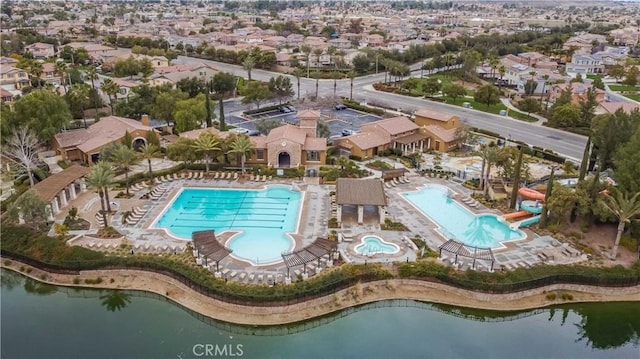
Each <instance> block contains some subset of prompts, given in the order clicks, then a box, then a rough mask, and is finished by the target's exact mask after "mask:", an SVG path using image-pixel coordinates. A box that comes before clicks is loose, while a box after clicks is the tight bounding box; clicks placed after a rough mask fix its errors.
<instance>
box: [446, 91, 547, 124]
mask: <svg viewBox="0 0 640 359" xmlns="http://www.w3.org/2000/svg"><path fill="white" fill-rule="evenodd" d="M444 99H445V100H446V103H448V104H449V105H455V106H460V107H462V104H463V103H464V102H468V103H469V104H470V105H471V107H473V109H474V110H478V111H482V112H488V113H492V114H495V115H500V111H506V110H507V107H506V106H505V105H504V104H503V103H502V102H501V103H498V104H495V105H491V106H489V107H487V105H486V104H483V103H480V102H476V101H475V100H474V99H473V98H469V97H465V98H459V99H456V102H455V103H454V102H453V99H451V98H450V97H446V96H445V97H444ZM509 117H511V118H514V119H516V120H520V121H525V122H536V121H538V119H536V118H534V117H531V116H528V115H527V114H525V113H520V112H518V111H513V110H509Z"/></svg>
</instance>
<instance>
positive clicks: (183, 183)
mask: <svg viewBox="0 0 640 359" xmlns="http://www.w3.org/2000/svg"><path fill="white" fill-rule="evenodd" d="M373 172H374V174H373V175H372V177H376V176H379V174H377V173H376V172H375V171H373ZM408 178H409V179H410V183H408V184H399V185H397V186H395V187H392V188H385V191H386V194H387V196H388V206H387V212H388V218H390V219H392V220H393V221H398V222H402V223H403V224H404V225H405V226H407V227H408V228H409V231H406V232H399V231H383V230H381V229H380V226H379V224H378V223H377V221H375V220H372V218H371V216H369V219H368V220H365V223H364V224H361V225H358V224H357V223H355V220H354V218H353V216H349V215H347V216H346V218H345V220H344V222H343V223H342V227H341V228H337V229H335V231H336V232H337V233H339V237H340V239H344V241H341V242H340V243H339V245H338V251H339V253H340V255H341V258H342V259H343V260H344V261H345V262H347V263H371V262H380V263H388V264H391V263H392V262H399V261H415V260H416V258H417V256H418V254H417V253H416V249H417V248H416V246H415V244H414V243H413V242H412V241H411V240H410V239H409V238H413V237H414V236H416V235H419V236H420V238H422V239H423V240H424V241H425V242H426V243H427V244H428V245H429V246H430V247H431V248H432V249H437V248H438V247H439V246H440V245H442V244H443V243H444V242H445V241H446V239H445V238H444V237H443V236H442V235H441V234H440V233H439V232H437V231H436V227H437V226H436V225H435V224H434V223H432V222H431V221H430V220H429V219H428V218H427V217H426V216H424V215H423V214H422V213H421V212H420V211H419V210H417V209H416V208H415V207H414V206H412V205H411V204H410V203H409V202H408V201H407V200H405V199H404V198H403V196H402V193H403V192H408V191H415V190H417V189H419V188H421V187H423V186H425V185H427V184H439V185H444V186H446V187H448V188H450V189H451V190H453V191H454V192H455V196H454V199H456V200H458V201H459V202H460V204H461V205H462V206H465V207H466V208H468V209H469V210H470V211H471V212H473V213H475V214H480V213H493V214H497V215H501V214H502V213H500V212H498V211H496V210H493V209H490V208H486V207H484V206H482V205H480V206H478V207H477V208H474V207H471V206H468V205H465V204H464V203H463V202H461V201H460V198H462V197H466V196H469V195H471V194H472V191H470V190H468V189H466V188H464V187H463V186H462V185H461V184H459V183H457V182H455V181H451V180H443V179H436V178H429V177H422V176H419V175H417V174H416V173H415V172H409V173H408ZM315 180H316V181H314V179H313V178H311V179H305V180H291V179H274V180H272V181H267V182H255V181H254V182H252V181H248V180H246V181H242V180H226V179H225V180H214V179H198V180H194V179H180V180H175V181H171V182H166V183H164V184H162V185H161V186H164V187H166V189H167V190H166V191H165V192H164V193H163V194H162V195H161V196H160V197H159V199H158V200H150V199H143V198H142V197H143V195H144V194H146V193H148V192H149V191H150V189H143V190H140V191H138V192H136V193H135V195H134V197H133V198H131V199H115V196H116V194H117V192H116V191H110V198H111V201H112V202H118V204H119V205H118V206H117V207H115V208H113V209H114V210H115V211H116V212H115V214H113V215H110V216H109V217H110V219H109V222H110V224H112V225H113V226H114V227H115V228H116V229H117V230H118V231H119V232H120V233H122V234H123V235H124V238H122V239H108V240H106V239H99V238H95V237H91V236H87V234H89V235H90V234H95V232H97V229H98V224H97V221H96V220H95V214H97V213H98V211H99V209H100V204H99V197H98V196H97V194H96V193H95V192H91V191H88V192H84V193H82V194H80V196H79V197H78V198H77V199H75V200H74V201H73V202H72V203H71V205H73V206H76V207H77V208H78V210H79V213H80V216H81V217H82V218H85V219H87V220H89V221H90V222H91V224H92V227H91V230H89V231H72V232H71V234H72V235H74V236H75V237H74V238H73V239H72V240H71V241H70V242H71V244H73V245H80V246H84V247H88V248H91V249H98V250H106V251H111V250H115V249H116V248H117V247H118V246H119V245H120V244H122V243H126V244H128V245H130V246H131V248H133V251H134V252H150V253H158V254H161V253H171V252H182V251H184V250H185V249H186V248H187V243H188V241H185V240H182V239H177V238H174V237H172V236H170V235H168V234H167V233H166V232H165V231H164V230H162V229H155V228H150V227H151V226H152V224H153V223H154V221H155V219H156V218H157V217H158V216H159V215H160V214H161V213H162V212H163V211H164V209H165V207H166V206H167V205H168V204H169V203H170V201H171V200H172V199H173V198H174V196H175V195H176V194H177V193H178V191H179V190H180V189H181V188H183V187H196V188H197V187H203V188H230V189H234V188H235V189H262V188H264V187H265V186H266V185H287V186H290V187H291V188H292V189H293V190H300V191H304V192H305V197H304V199H303V202H302V210H301V212H300V223H299V227H298V233H296V234H293V235H292V237H293V238H294V240H295V249H301V248H303V247H305V246H307V245H309V244H311V243H312V242H313V241H314V240H315V239H316V238H327V236H328V235H329V234H330V233H331V231H332V230H334V229H329V228H328V227H327V223H328V219H329V218H330V216H331V203H330V192H331V191H334V190H335V186H333V185H319V184H317V179H315ZM314 182H316V183H314ZM154 187H157V186H154ZM134 207H139V208H142V209H143V210H144V211H146V213H145V214H144V216H142V218H141V220H140V221H139V222H138V223H137V224H135V225H123V223H122V214H123V212H124V211H129V210H132V209H133V208H134ZM69 208H70V206H69V207H66V208H65V209H64V210H63V211H62V212H61V213H60V214H58V215H57V216H56V218H55V219H56V222H59V223H61V222H62V221H63V220H64V217H65V216H66V214H67V211H68V209H69ZM374 217H375V216H374ZM374 219H375V218H374ZM522 230H523V231H524V232H525V233H526V234H527V239H525V240H518V241H512V242H507V243H505V248H500V249H495V250H494V255H495V259H496V263H495V264H494V269H495V270H499V269H503V270H510V269H515V268H519V267H529V266H533V265H537V264H541V263H542V261H543V259H544V260H545V261H546V262H547V263H550V264H551V263H556V264H565V263H575V262H579V261H583V260H586V259H587V258H586V256H585V255H584V254H581V253H579V252H578V253H576V252H575V250H573V251H571V250H567V247H565V246H563V245H562V244H561V243H560V242H558V241H557V240H555V239H553V238H551V237H539V236H537V235H536V234H535V233H533V232H532V231H530V230H527V229H522ZM234 233H235V232H222V233H220V234H218V238H219V239H221V240H222V241H223V242H225V241H226V240H227V239H228V238H229V237H230V236H231V235H233V234H234ZM366 235H376V236H379V237H381V238H382V239H383V240H385V241H387V242H390V243H394V244H396V245H398V246H399V247H400V251H399V252H398V253H394V254H375V255H371V256H365V255H361V254H358V253H356V252H355V250H354V247H355V246H356V245H357V244H359V243H360V239H361V238H362V237H363V236H366ZM566 253H573V254H575V255H571V256H568V255H565V254H566ZM445 263H446V264H450V265H453V266H454V267H456V268H457V269H467V268H468V267H469V264H470V263H469V262H468V259H467V262H464V261H460V262H459V263H448V262H445ZM481 266H482V268H481V269H485V270H486V269H488V268H489V265H488V263H481ZM219 267H220V269H221V271H222V272H223V275H224V276H225V277H226V276H227V275H229V276H230V277H231V278H230V279H233V280H241V281H249V278H251V277H253V278H254V279H253V280H251V282H254V283H260V282H262V283H266V278H270V279H271V280H275V281H278V282H279V281H283V280H284V275H285V274H286V271H287V270H286V267H285V265H284V263H283V262H278V263H274V264H271V265H260V266H253V265H252V264H251V263H248V262H245V261H242V260H238V259H235V258H232V257H227V258H225V259H223V260H222V261H221V262H220V263H219ZM322 269H324V268H323V267H320V266H319V267H318V268H315V266H311V268H310V274H312V275H313V274H315V273H317V272H319V271H321V270H322ZM242 272H244V273H245V276H242V279H240V276H238V277H236V274H238V273H242ZM292 272H293V273H291V274H292V276H293V275H298V274H301V273H300V272H302V268H292ZM252 274H253V276H252ZM256 277H257V278H260V279H259V280H257V281H255V279H256Z"/></svg>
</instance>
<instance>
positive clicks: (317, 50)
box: [313, 48, 324, 70]
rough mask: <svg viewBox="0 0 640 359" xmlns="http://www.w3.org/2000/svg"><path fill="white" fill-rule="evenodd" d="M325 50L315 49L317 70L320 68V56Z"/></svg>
mask: <svg viewBox="0 0 640 359" xmlns="http://www.w3.org/2000/svg"><path fill="white" fill-rule="evenodd" d="M323 52H324V50H322V49H320V48H316V49H313V54H314V55H316V70H317V69H319V68H320V56H321V55H322V53H323Z"/></svg>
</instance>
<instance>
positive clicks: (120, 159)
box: [111, 144, 138, 198]
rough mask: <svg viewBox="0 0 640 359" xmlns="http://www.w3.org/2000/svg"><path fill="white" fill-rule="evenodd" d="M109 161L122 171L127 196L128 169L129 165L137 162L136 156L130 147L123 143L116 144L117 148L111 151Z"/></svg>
mask: <svg viewBox="0 0 640 359" xmlns="http://www.w3.org/2000/svg"><path fill="white" fill-rule="evenodd" d="M111 161H112V162H113V163H115V164H116V165H117V166H118V167H119V168H120V169H122V170H123V171H124V183H125V187H126V189H127V198H128V197H129V170H130V169H131V166H133V165H135V164H136V163H138V157H137V156H136V153H135V151H134V150H132V149H131V148H129V147H127V146H126V145H124V144H121V145H118V148H116V150H115V151H114V152H113V155H112V158H111Z"/></svg>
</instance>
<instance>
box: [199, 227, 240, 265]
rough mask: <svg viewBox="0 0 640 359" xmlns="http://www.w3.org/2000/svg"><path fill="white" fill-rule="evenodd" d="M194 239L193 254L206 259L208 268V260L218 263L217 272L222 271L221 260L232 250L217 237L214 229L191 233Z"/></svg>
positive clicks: (205, 262) (205, 263)
mask: <svg viewBox="0 0 640 359" xmlns="http://www.w3.org/2000/svg"><path fill="white" fill-rule="evenodd" d="M191 239H192V241H193V252H194V253H193V255H194V256H195V257H196V258H197V259H200V260H203V261H204V266H205V267H207V268H208V261H209V260H210V261H213V262H215V263H216V273H218V272H220V261H221V260H223V259H224V258H225V257H227V256H228V255H229V254H231V252H232V250H231V249H229V248H227V247H225V246H224V245H223V244H222V243H220V242H218V240H217V239H216V233H215V231H214V230H205V231H196V232H192V233H191Z"/></svg>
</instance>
